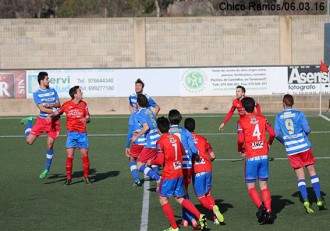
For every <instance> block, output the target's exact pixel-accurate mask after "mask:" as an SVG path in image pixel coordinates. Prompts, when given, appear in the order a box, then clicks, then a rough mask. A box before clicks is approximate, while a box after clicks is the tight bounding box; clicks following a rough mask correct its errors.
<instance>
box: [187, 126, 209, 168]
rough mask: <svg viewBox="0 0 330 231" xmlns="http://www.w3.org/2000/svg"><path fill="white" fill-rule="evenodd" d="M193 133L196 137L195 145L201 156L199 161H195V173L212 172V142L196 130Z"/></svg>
mask: <svg viewBox="0 0 330 231" xmlns="http://www.w3.org/2000/svg"><path fill="white" fill-rule="evenodd" d="M191 135H192V136H193V137H194V141H195V145H196V148H197V149H198V154H199V156H200V159H199V160H198V161H194V168H193V169H194V174H196V173H200V172H212V164H211V160H210V158H209V153H212V152H213V149H212V147H211V145H210V143H209V142H208V141H207V139H206V138H204V137H203V136H200V135H198V134H196V133H194V132H191Z"/></svg>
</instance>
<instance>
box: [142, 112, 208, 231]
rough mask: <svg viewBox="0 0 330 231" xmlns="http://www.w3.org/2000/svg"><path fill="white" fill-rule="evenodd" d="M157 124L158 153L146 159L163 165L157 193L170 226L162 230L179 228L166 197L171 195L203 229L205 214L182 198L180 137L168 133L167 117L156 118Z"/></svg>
mask: <svg viewBox="0 0 330 231" xmlns="http://www.w3.org/2000/svg"><path fill="white" fill-rule="evenodd" d="M157 124H158V131H159V134H160V135H161V137H160V139H159V140H158V141H157V151H158V153H157V156H156V158H155V159H153V160H149V161H148V164H149V165H150V164H156V165H163V166H164V169H163V173H162V177H161V180H160V183H159V190H158V194H159V202H160V204H161V205H162V208H163V211H164V213H165V216H166V217H167V219H168V221H169V222H170V224H171V226H170V227H169V228H168V229H165V230H164V231H177V230H179V227H178V225H177V223H176V221H175V217H174V211H173V209H172V207H171V205H170V204H169V202H168V199H169V198H170V197H172V196H174V197H175V199H176V201H177V202H178V203H179V204H181V205H182V206H183V207H184V208H185V209H187V210H188V211H189V212H191V213H192V214H193V215H194V216H195V217H196V218H197V219H198V220H199V225H200V227H201V229H202V230H205V228H206V227H207V224H206V217H205V215H204V214H201V213H200V212H199V211H198V210H197V209H196V207H195V206H194V205H193V204H192V203H191V202H190V201H189V200H186V199H184V198H183V196H184V190H183V173H182V154H183V153H185V150H184V148H183V146H182V144H181V142H180V139H179V138H178V137H177V136H176V135H173V134H170V133H168V130H169V128H170V122H169V120H168V119H167V118H165V117H160V118H158V119H157Z"/></svg>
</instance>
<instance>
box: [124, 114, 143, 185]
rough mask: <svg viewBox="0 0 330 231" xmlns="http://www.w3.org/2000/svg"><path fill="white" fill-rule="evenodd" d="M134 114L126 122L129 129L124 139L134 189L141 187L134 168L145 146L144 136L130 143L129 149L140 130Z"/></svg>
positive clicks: (140, 127)
mask: <svg viewBox="0 0 330 231" xmlns="http://www.w3.org/2000/svg"><path fill="white" fill-rule="evenodd" d="M136 113H137V112H133V113H132V114H131V115H130V117H129V121H128V125H129V129H128V133H127V138H126V151H125V153H126V156H127V157H128V160H129V167H130V170H131V173H132V176H133V178H134V184H133V186H134V187H139V186H141V185H142V183H141V181H140V178H139V174H138V169H137V167H136V160H137V158H138V157H139V155H140V153H141V151H142V149H143V147H144V145H145V144H146V138H145V134H143V135H141V136H140V137H139V138H138V139H137V140H135V141H134V143H132V147H131V148H130V144H131V139H132V137H133V135H134V134H138V133H139V132H140V131H141V129H142V125H141V124H140V123H139V121H138V120H137V118H136Z"/></svg>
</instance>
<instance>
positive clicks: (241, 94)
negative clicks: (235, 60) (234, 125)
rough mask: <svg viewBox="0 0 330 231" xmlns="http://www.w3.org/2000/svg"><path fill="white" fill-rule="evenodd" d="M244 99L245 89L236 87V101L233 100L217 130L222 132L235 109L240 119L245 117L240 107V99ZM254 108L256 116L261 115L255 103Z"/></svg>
mask: <svg viewBox="0 0 330 231" xmlns="http://www.w3.org/2000/svg"><path fill="white" fill-rule="evenodd" d="M244 97H245V87H243V86H237V87H236V99H234V100H233V103H232V106H231V108H230V110H229V112H228V113H227V116H226V118H225V119H224V120H223V122H222V123H221V124H220V126H219V130H222V129H223V128H224V126H225V124H226V123H227V122H228V120H230V118H231V117H232V115H233V114H234V112H235V110H236V109H237V112H238V114H239V116H240V117H242V116H243V115H245V110H244V107H243V106H242V102H241V101H242V99H243V98H244ZM255 104H256V105H255V108H256V110H257V115H261V108H260V105H259V104H258V103H257V102H256V103H255Z"/></svg>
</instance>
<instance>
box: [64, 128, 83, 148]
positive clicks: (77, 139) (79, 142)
mask: <svg viewBox="0 0 330 231" xmlns="http://www.w3.org/2000/svg"><path fill="white" fill-rule="evenodd" d="M66 148H88V137H87V133H86V132H71V131H68V136H67V138H66Z"/></svg>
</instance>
